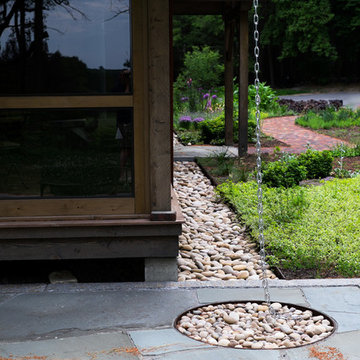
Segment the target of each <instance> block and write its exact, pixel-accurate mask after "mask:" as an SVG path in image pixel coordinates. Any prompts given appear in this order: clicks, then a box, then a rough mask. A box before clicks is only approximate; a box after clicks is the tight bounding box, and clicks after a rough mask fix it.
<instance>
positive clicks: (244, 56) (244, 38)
mask: <svg viewBox="0 0 360 360" xmlns="http://www.w3.org/2000/svg"><path fill="white" fill-rule="evenodd" d="M248 26H249V24H248V11H247V10H243V9H241V11H240V25H239V37H240V39H239V43H240V54H239V56H240V69H239V145H238V154H239V156H243V155H245V154H246V153H247V150H248V82H249V80H248V76H249V70H248V66H249V60H248V48H249V29H248Z"/></svg>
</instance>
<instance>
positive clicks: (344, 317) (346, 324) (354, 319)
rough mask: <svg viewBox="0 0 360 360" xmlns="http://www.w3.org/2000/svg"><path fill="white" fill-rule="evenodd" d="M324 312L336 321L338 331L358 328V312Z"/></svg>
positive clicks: (359, 325)
mask: <svg viewBox="0 0 360 360" xmlns="http://www.w3.org/2000/svg"><path fill="white" fill-rule="evenodd" d="M314 309H316V308H314ZM316 310H318V309H316ZM324 314H326V315H329V316H331V317H332V318H333V319H334V320H335V321H336V323H337V326H338V329H337V331H338V332H339V333H342V332H347V331H355V330H360V314H356V313H344V312H341V311H324ZM359 340H360V339H359Z"/></svg>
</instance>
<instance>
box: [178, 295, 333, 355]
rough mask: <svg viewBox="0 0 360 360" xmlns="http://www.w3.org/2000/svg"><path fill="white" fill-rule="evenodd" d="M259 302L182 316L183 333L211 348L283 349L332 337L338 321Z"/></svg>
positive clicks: (205, 308) (213, 306)
mask: <svg viewBox="0 0 360 360" xmlns="http://www.w3.org/2000/svg"><path fill="white" fill-rule="evenodd" d="M271 308H272V310H274V311H272V312H275V316H273V315H271V314H270V309H269V307H268V306H267V305H266V303H263V302H259V301H248V302H229V303H221V304H210V305H205V306H201V307H198V308H195V309H191V310H188V311H187V312H185V313H184V314H182V315H180V316H179V317H178V318H177V319H176V322H175V327H176V329H177V330H178V331H180V332H181V333H182V334H184V335H187V336H188V337H190V338H192V339H194V340H198V341H202V342H204V343H207V344H210V345H218V346H225V347H232V348H236V349H284V348H293V347H298V346H304V345H309V344H312V343H315V342H317V341H320V340H323V339H324V338H326V337H328V336H330V335H331V334H332V333H333V332H334V331H335V329H336V322H335V320H333V319H332V318H330V317H329V316H327V315H325V314H323V313H320V312H319V311H316V310H312V309H309V308H304V307H301V306H298V305H293V304H285V303H276V302H273V303H271Z"/></svg>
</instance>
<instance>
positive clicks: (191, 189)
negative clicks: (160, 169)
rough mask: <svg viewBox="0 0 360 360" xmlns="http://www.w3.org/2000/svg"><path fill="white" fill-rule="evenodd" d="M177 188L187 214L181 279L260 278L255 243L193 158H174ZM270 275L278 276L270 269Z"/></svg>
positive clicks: (179, 262)
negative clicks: (222, 201)
mask: <svg viewBox="0 0 360 360" xmlns="http://www.w3.org/2000/svg"><path fill="white" fill-rule="evenodd" d="M174 189H175V192H176V194H177V198H178V201H179V204H180V206H181V209H182V213H183V215H184V218H185V223H184V224H183V233H182V235H180V239H179V257H178V269H179V275H178V280H179V281H206V280H243V281H244V280H259V279H261V278H262V270H261V261H260V255H259V254H258V252H257V251H256V244H255V243H253V242H251V241H250V240H249V239H248V237H247V236H246V234H245V228H244V227H241V226H240V225H239V222H238V221H237V220H236V215H235V214H234V212H233V211H232V210H231V209H230V208H229V207H228V206H227V205H225V204H223V203H221V202H218V201H216V194H215V192H214V187H213V186H212V185H211V183H210V180H209V179H208V178H207V177H206V176H205V175H204V174H203V173H202V171H201V170H200V168H199V167H198V165H197V164H196V163H194V162H175V164H174ZM266 275H267V277H268V278H270V279H275V278H276V276H275V275H274V274H273V272H271V271H270V270H267V274H266Z"/></svg>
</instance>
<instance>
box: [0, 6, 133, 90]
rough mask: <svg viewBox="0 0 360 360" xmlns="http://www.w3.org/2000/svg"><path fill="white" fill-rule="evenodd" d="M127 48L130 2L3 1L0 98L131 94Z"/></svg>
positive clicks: (128, 45)
mask: <svg viewBox="0 0 360 360" xmlns="http://www.w3.org/2000/svg"><path fill="white" fill-rule="evenodd" d="M130 43H131V41H130V4H129V0H86V1H84V0H36V1H34V0H32V1H29V0H5V1H2V5H1V11H0V94H6V95H11V94H63V93H67V94H79V93H84V94H89V93H90V94H91V93H93V94H96V93H113V92H118V93H130V92H131V87H132V86H131V46H130ZM124 72H127V74H128V78H129V80H130V82H129V86H128V87H127V88H123V89H121V88H120V87H119V86H118V82H119V77H120V76H121V73H124Z"/></svg>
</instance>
